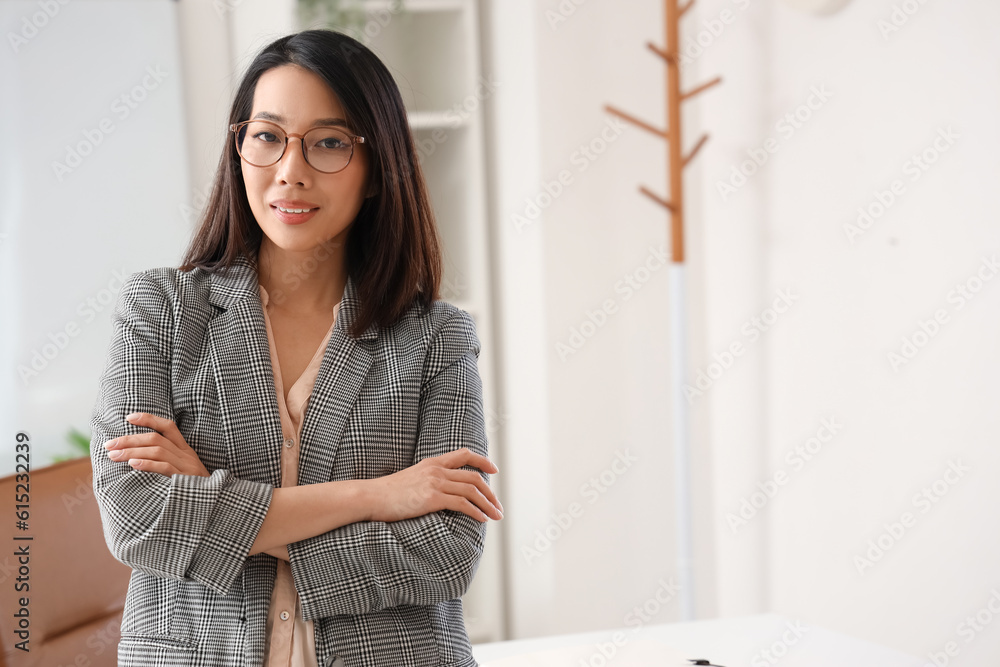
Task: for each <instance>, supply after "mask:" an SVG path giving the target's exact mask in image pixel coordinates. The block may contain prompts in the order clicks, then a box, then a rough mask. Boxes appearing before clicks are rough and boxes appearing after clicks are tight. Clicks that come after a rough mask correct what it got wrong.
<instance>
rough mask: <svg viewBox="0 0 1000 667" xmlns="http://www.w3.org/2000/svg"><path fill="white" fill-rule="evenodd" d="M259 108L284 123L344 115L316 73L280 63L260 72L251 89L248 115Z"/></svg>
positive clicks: (327, 86) (331, 91) (336, 99)
mask: <svg viewBox="0 0 1000 667" xmlns="http://www.w3.org/2000/svg"><path fill="white" fill-rule="evenodd" d="M261 111H266V112H269V113H270V114H273V115H275V116H280V117H281V118H283V119H285V120H286V122H311V121H313V120H315V119H316V118H326V117H339V118H343V117H344V109H343V107H342V106H341V104H340V99H339V98H338V97H337V94H336V93H334V92H333V89H332V88H330V86H329V85H328V84H327V83H326V81H324V80H323V79H322V78H321V77H320V76H319V75H318V74H316V73H315V72H312V71H310V70H307V69H305V68H304V67H300V66H298V65H282V66H280V67H274V68H272V69H269V70H267V71H266V72H264V73H263V74H262V75H261V76H260V78H259V79H258V80H257V86H256V87H255V88H254V95H253V109H252V111H251V117H252V116H254V115H256V114H257V113H259V112H261Z"/></svg>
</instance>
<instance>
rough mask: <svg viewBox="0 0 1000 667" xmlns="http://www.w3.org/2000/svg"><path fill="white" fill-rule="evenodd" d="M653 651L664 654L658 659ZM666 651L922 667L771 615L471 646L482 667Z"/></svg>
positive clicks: (728, 658) (619, 662)
mask: <svg viewBox="0 0 1000 667" xmlns="http://www.w3.org/2000/svg"><path fill="white" fill-rule="evenodd" d="M659 650H663V651H664V652H663V653H658V652H657V651H659ZM674 651H676V655H677V656H681V657H682V658H683V659H685V660H686V659H688V658H705V659H709V660H711V661H712V664H714V665H722V666H724V667H772V665H780V667H923V664H924V663H923V661H921V660H920V659H919V658H916V657H914V656H911V655H907V654H905V653H901V652H899V651H897V650H894V649H889V648H886V647H884V646H880V645H878V644H873V643H872V642H869V641H866V640H863V639H857V638H855V637H851V636H848V635H844V634H841V633H838V632H833V631H831V630H826V629H824V628H820V627H816V626H814V625H809V624H808V623H803V622H801V621H799V620H797V619H794V618H788V617H785V616H782V615H779V614H758V615H755V616H742V617H735V618H718V619H711V620H703V621H691V622H686V623H665V624H659V625H652V624H651V625H644V626H639V627H635V626H633V627H625V628H618V629H616V630H605V631H598V632H586V633H580V634H572V635H556V636H552V637H538V638H534V639H518V640H512V641H506V642H494V643H490V644H475V645H473V647H472V653H473V655H475V657H476V660H477V661H479V663H480V664H481V665H482V667H491V666H492V665H494V664H495V665H496V667H514V666H521V665H523V666H524V667H529V666H530V667H534V666H535V665H539V666H541V665H545V666H546V667H562V666H563V665H565V666H566V667H631V666H632V665H653V664H658V665H669V664H671V662H670V661H669V657H673V656H674ZM539 654H541V655H539ZM668 654H669V655H668ZM661 656H667V657H668V659H667V661H664V660H663V659H662V657H661ZM674 664H676V663H674ZM680 664H687V665H690V664H691V663H690V662H683V663H680Z"/></svg>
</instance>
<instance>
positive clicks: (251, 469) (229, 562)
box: [91, 30, 503, 667]
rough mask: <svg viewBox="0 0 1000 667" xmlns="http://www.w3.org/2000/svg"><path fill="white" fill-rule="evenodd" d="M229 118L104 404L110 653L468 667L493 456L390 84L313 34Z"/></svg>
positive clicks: (97, 433) (277, 51)
mask: <svg viewBox="0 0 1000 667" xmlns="http://www.w3.org/2000/svg"><path fill="white" fill-rule="evenodd" d="M230 130H231V140H230V141H229V143H228V144H227V146H226V148H225V150H224V151H223V155H222V159H221V160H220V163H219V168H218V172H217V174H216V178H215V184H214V188H213V192H212V196H211V199H210V202H209V204H208V206H207V207H206V212H205V214H204V217H203V220H202V224H201V227H200V229H199V230H198V232H197V234H196V235H195V237H194V239H193V241H192V243H191V246H190V248H189V249H188V252H187V256H186V257H185V261H184V264H183V265H182V266H181V267H179V268H176V269H175V268H169V267H167V268H157V269H150V270H147V271H142V272H139V273H136V274H133V275H132V276H130V277H129V279H128V280H127V281H126V282H125V284H124V285H123V287H122V289H121V292H120V294H119V297H118V303H117V304H116V308H115V312H114V324H115V334H114V337H113V339H112V342H111V346H110V349H109V353H108V362H107V366H106V369H105V371H104V373H103V375H102V377H101V383H100V392H99V396H98V399H97V403H96V405H95V408H94V412H93V418H92V422H91V426H92V430H93V446H92V448H91V449H92V456H91V458H92V462H93V468H94V490H95V495H96V497H97V500H98V505H99V507H100V511H101V519H102V522H103V526H104V533H105V539H106V541H107V543H108V547H109V549H110V550H111V552H112V553H113V554H114V556H115V558H117V559H118V560H120V561H121V562H123V563H125V564H126V565H129V566H130V567H131V568H132V569H133V572H132V578H131V581H130V584H129V590H128V597H127V599H126V604H125V612H124V617H123V619H122V637H121V641H120V643H119V647H118V657H119V665H121V666H123V667H126V666H139V665H166V664H169V665H188V664H190V665H196V664H197V665H213V666H216V667H228V666H229V665H232V666H234V667H235V666H237V665H239V666H253V667H256V666H260V665H267V666H268V667H299V666H302V665H308V666H313V665H315V666H317V667H330V666H331V665H338V666H341V665H343V666H351V665H359V666H360V665H391V666H393V667H402V666H404V665H414V666H416V665H447V666H453V667H458V666H462V667H465V666H469V665H476V664H477V663H476V661H475V659H474V658H473V656H472V652H471V646H470V644H469V639H468V636H467V635H466V632H465V626H464V620H463V616H462V603H461V600H460V597H461V595H462V594H463V593H464V592H465V591H466V589H467V588H468V585H469V583H470V582H471V580H472V577H473V575H474V574H475V571H476V568H477V566H478V563H479V558H480V556H481V554H482V551H483V546H484V540H485V530H486V528H485V522H486V521H487V520H488V519H489V518H492V519H494V520H499V519H500V518H502V516H503V515H502V513H501V512H502V508H501V506H500V503H499V501H498V500H497V498H496V496H495V494H494V493H493V492H492V491H491V489H490V487H489V484H488V479H489V476H488V475H489V474H490V473H496V472H498V470H497V468H496V466H494V465H493V463H492V462H491V461H490V460H489V459H488V458H486V454H487V440H486V434H485V424H484V417H483V407H482V387H481V383H480V379H479V374H478V369H477V359H478V356H479V350H480V346H479V339H478V337H477V334H476V327H475V323H474V321H473V320H472V318H471V317H470V315H469V314H468V313H467V312H465V311H464V310H461V309H459V308H456V307H455V306H453V305H451V304H448V303H445V302H442V301H440V300H437V294H438V286H439V283H440V273H441V259H440V250H439V245H438V239H437V234H436V231H435V226H434V220H433V215H432V212H431V209H430V206H429V202H428V197H427V193H426V189H425V187H424V183H423V177H422V175H421V172H420V168H419V165H418V163H417V159H416V153H415V150H414V144H413V139H412V136H411V134H410V131H409V127H408V125H407V120H406V113H405V110H404V107H403V104H402V101H401V99H400V95H399V91H398V89H397V88H396V85H395V83H394V82H393V79H392V77H391V75H390V74H389V72H388V71H387V70H386V68H385V66H384V65H383V64H382V63H381V62H380V61H379V60H378V58H377V57H376V56H375V55H374V54H372V53H371V52H370V51H369V50H368V49H367V48H365V47H364V46H363V45H361V44H360V43H359V42H357V41H355V40H353V39H351V38H349V37H347V36H345V35H342V34H340V33H336V32H332V31H326V30H309V31H305V32H301V33H298V34H295V35H291V36H287V37H283V38H281V39H278V40H277V41H275V42H274V43H272V44H270V45H269V46H267V47H266V48H265V49H264V50H263V51H262V52H261V53H260V55H258V56H257V58H256V59H255V60H254V61H253V63H252V64H251V65H250V67H249V69H248V71H247V73H246V75H245V76H244V78H243V81H242V82H241V84H240V86H239V89H238V91H237V93H236V97H235V100H234V102H233V106H232V109H231V111H230Z"/></svg>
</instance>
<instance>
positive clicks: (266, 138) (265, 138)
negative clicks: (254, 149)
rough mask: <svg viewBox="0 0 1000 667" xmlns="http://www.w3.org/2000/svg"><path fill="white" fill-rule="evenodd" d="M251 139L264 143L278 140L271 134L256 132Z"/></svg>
mask: <svg viewBox="0 0 1000 667" xmlns="http://www.w3.org/2000/svg"><path fill="white" fill-rule="evenodd" d="M253 138H254V139H257V140H258V141H263V142H265V143H273V142H275V141H277V140H278V137H276V136H274V134H273V133H272V132H258V133H257V134H255V135H253Z"/></svg>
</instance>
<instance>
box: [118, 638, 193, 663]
mask: <svg viewBox="0 0 1000 667" xmlns="http://www.w3.org/2000/svg"><path fill="white" fill-rule="evenodd" d="M197 649H198V645H197V644H196V643H195V642H193V641H190V640H188V639H184V638H183V637H172V636H170V635H142V634H135V633H129V632H123V633H122V636H121V639H120V640H119V641H118V665H119V667H126V666H133V665H134V666H135V667H139V666H143V667H145V666H146V665H164V666H165V667H166V666H169V667H187V666H188V665H191V664H193V663H194V654H195V651H196V650H197Z"/></svg>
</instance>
